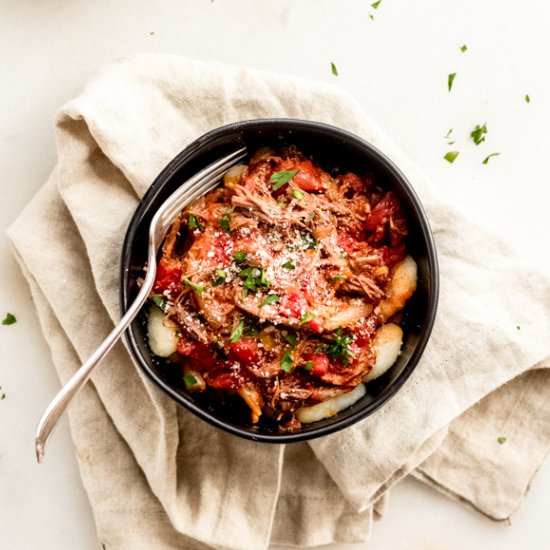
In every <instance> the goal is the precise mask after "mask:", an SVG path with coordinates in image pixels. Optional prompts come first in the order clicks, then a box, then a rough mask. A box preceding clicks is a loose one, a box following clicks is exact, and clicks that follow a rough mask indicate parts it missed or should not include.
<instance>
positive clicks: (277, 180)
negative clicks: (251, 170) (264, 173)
mask: <svg viewBox="0 0 550 550" xmlns="http://www.w3.org/2000/svg"><path fill="white" fill-rule="evenodd" d="M299 171H300V170H285V171H282V172H273V174H271V177H270V178H269V183H272V184H273V191H277V189H280V188H281V187H282V186H283V185H285V184H286V183H288V182H289V181H290V180H291V179H292V178H293V177H294V176H295V175H296V174H297V173H298V172H299Z"/></svg>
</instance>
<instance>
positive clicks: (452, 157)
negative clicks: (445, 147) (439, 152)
mask: <svg viewBox="0 0 550 550" xmlns="http://www.w3.org/2000/svg"><path fill="white" fill-rule="evenodd" d="M458 155H460V152H459V151H449V152H448V153H447V154H446V155H445V156H444V157H443V158H444V159H445V160H446V161H447V162H450V163H451V164H452V163H453V162H454V161H455V160H456V157H458Z"/></svg>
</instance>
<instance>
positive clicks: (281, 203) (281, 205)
mask: <svg viewBox="0 0 550 550" xmlns="http://www.w3.org/2000/svg"><path fill="white" fill-rule="evenodd" d="M277 206H278V207H279V208H284V207H285V206H286V202H283V201H279V202H278V203H277Z"/></svg>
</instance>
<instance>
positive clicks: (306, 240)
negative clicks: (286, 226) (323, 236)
mask: <svg viewBox="0 0 550 550" xmlns="http://www.w3.org/2000/svg"><path fill="white" fill-rule="evenodd" d="M302 243H303V245H304V247H305V248H306V249H312V250H315V248H317V239H316V238H315V237H314V236H313V235H312V234H311V233H309V231H303V232H302Z"/></svg>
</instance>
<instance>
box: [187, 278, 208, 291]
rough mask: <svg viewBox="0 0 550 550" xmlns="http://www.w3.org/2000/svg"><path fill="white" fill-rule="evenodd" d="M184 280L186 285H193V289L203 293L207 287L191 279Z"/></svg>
mask: <svg viewBox="0 0 550 550" xmlns="http://www.w3.org/2000/svg"><path fill="white" fill-rule="evenodd" d="M183 282H184V283H185V285H186V286H188V287H191V288H192V289H193V290H196V291H197V292H198V293H199V294H202V293H203V292H204V291H205V290H206V287H205V286H202V285H196V284H195V283H194V282H193V281H190V280H189V279H183Z"/></svg>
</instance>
